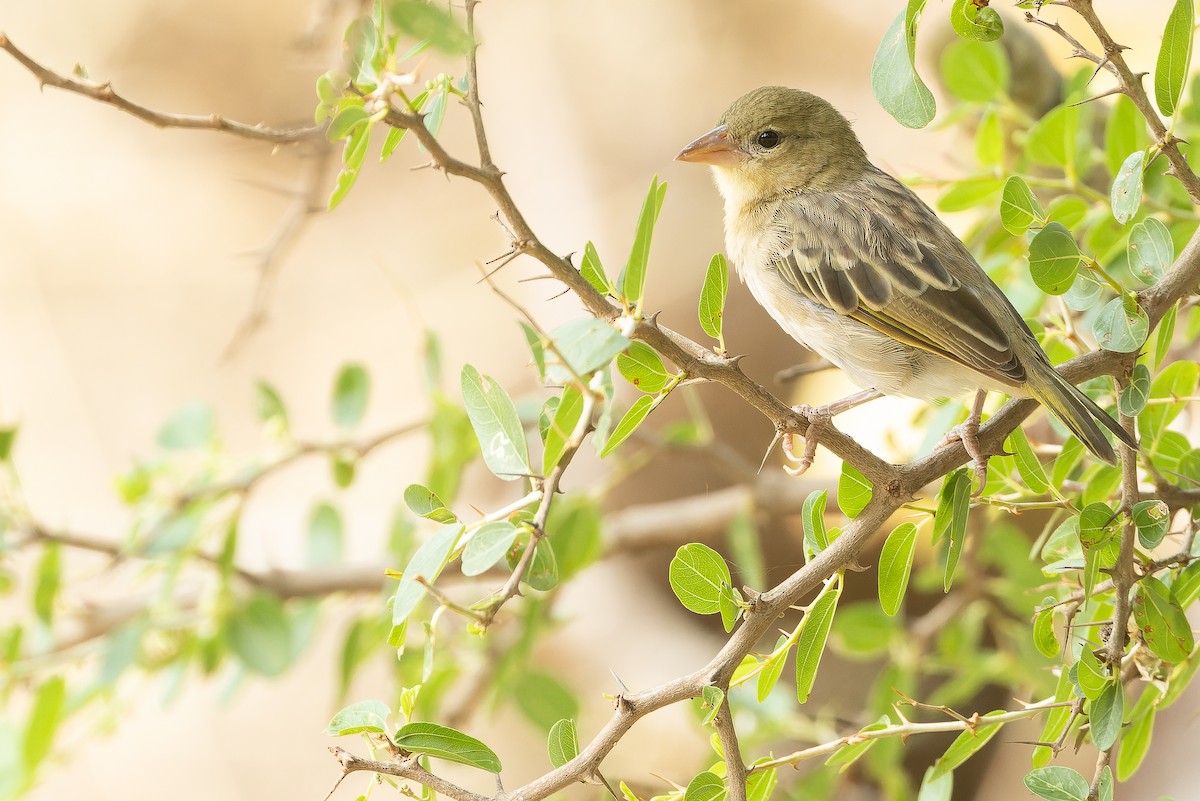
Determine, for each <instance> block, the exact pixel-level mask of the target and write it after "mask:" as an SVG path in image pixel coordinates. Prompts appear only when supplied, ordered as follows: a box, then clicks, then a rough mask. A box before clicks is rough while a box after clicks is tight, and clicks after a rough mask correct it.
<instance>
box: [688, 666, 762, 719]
mask: <svg viewBox="0 0 1200 801" xmlns="http://www.w3.org/2000/svg"><path fill="white" fill-rule="evenodd" d="M751 659H753V657H751ZM700 699H701V701H702V702H703V707H704V719H703V720H701V721H700V724H701V725H702V726H707V725H709V724H710V723H712V722H713V721H714V720H715V719H716V717H717V713H718V712H720V711H721V704H723V703H724V702H725V691H724V690H722V689H721V688H720V687H717V686H716V685H713V684H706V685H704V686H703V687H701V688H700Z"/></svg>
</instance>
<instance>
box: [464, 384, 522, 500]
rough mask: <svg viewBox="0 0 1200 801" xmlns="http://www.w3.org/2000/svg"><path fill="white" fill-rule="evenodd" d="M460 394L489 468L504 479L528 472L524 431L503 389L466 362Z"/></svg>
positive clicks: (514, 408)
mask: <svg viewBox="0 0 1200 801" xmlns="http://www.w3.org/2000/svg"><path fill="white" fill-rule="evenodd" d="M462 395H463V403H464V405H465V406H466V409H467V416H468V417H470V418H471V426H472V427H473V428H474V429H475V436H476V437H477V438H478V439H479V446H480V451H481V452H482V454H483V461H484V463H485V464H486V465H487V466H488V469H489V470H491V471H492V473H494V474H495V475H496V477H498V478H501V479H504V480H505V481H513V480H515V479H518V478H522V477H523V476H526V475H528V474H529V473H530V472H531V470H530V467H529V450H528V446H527V445H526V444H525V430H524V429H523V428H522V427H521V418H520V417H518V416H517V408H516V406H514V405H513V402H512V400H511V399H510V398H509V397H508V393H506V392H505V391H504V388H503V387H501V386H500V385H499V384H497V383H496V381H495V379H493V378H491V377H490V376H481V375H480V374H479V371H478V370H476V369H475V368H474V367H472V366H471V365H469V364H468V365H464V366H463V369H462Z"/></svg>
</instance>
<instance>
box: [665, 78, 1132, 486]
mask: <svg viewBox="0 0 1200 801" xmlns="http://www.w3.org/2000/svg"><path fill="white" fill-rule="evenodd" d="M718 122H719V124H718V125H717V127H715V128H713V129H712V130H711V131H709V132H708V133H706V134H704V135H702V136H700V137H699V138H697V139H696V140H695V141H693V142H691V143H690V144H688V145H687V146H686V147H684V148H683V150H682V151H680V153H679V155H678V156H676V159H677V160H680V161H684V162H692V163H697V164H704V165H708V166H710V167H711V168H712V173H713V176H714V178H715V181H716V185H717V189H718V191H719V192H720V194H721V196H722V197H723V199H724V205H725V248H726V251H727V253H728V255H729V257H730V260H731V261H732V262H733V264H734V266H735V268H736V270H737V272H738V274H739V276H740V278H741V280H742V282H743V283H744V284H745V285H746V286H747V287H748V288H749V290H750V293H751V295H753V296H754V299H755V300H756V301H757V302H758V303H759V304H760V305H761V306H763V308H765V309H766V311H767V312H768V313H769V314H770V315H771V317H772V318H774V320H775V322H776V323H778V324H779V326H780V327H781V328H782V329H783V330H784V331H785V332H787V333H788V334H789V335H791V337H792V338H793V339H795V340H796V341H798V342H799V343H800V344H802V345H804V346H806V347H808V348H810V349H811V350H814V351H816V352H817V353H818V354H820V355H821V356H823V357H825V358H826V359H827V360H828V361H830V362H832V363H833V364H834V365H836V366H837V367H840V368H841V369H842V370H843V372H845V374H846V375H847V376H848V377H849V378H850V380H851V381H853V382H854V383H855V384H857V385H858V386H859V387H861V388H862V389H863V391H862V392H860V393H858V394H857V395H854V396H851V397H850V398H847V399H845V400H844V401H842V402H838V403H835V404H830V405H829V406H826V407H820V408H815V409H814V408H813V407H810V406H798V407H795V408H796V410H797V411H800V412H803V413H806V414H808V415H811V414H814V413H820V414H836V413H838V412H840V411H844V410H845V409H846V408H850V407H851V406H854V405H857V404H858V403H862V402H865V401H867V400H871V399H873V398H876V397H879V396H880V395H893V396H902V397H911V398H918V399H922V400H926V401H934V400H938V399H943V398H954V397H961V396H965V395H966V394H967V393H968V392H969V391H971V390H974V391H975V400H974V403H973V404H972V408H971V412H970V414H969V416H968V418H967V420H966V422H965V423H963V424H962V425H960V426H957V427H955V429H952V430H951V431H950V432H949V433H948V434H947V436H946V439H945V440H944V442H950V441H957V440H961V441H962V443H963V445H964V447H965V448H966V451H967V453H968V455H969V456H970V457H971V458H972V459H973V460H974V464H975V472H976V474H977V475H978V477H979V484H978V487H977V489H976V493H977V494H978V493H980V492H982V491H983V486H984V484H985V483H986V477H987V455H986V454H984V453H983V452H982V449H981V447H980V444H979V442H978V439H977V434H978V431H979V425H980V422H981V417H982V412H983V405H984V402H985V398H986V394H987V392H989V391H999V392H1004V393H1006V394H1008V395H1010V396H1013V397H1018V398H1034V399H1036V400H1037V401H1039V402H1040V403H1041V404H1042V405H1043V406H1045V407H1046V408H1047V409H1049V410H1050V412H1051V413H1052V414H1054V415H1055V416H1056V417H1057V418H1058V419H1059V420H1061V421H1062V423H1063V424H1064V425H1065V426H1066V427H1067V428H1068V429H1069V430H1070V431H1071V433H1072V434H1074V435H1075V436H1076V437H1078V438H1079V440H1080V441H1081V442H1082V443H1083V444H1084V445H1085V446H1086V447H1087V449H1088V450H1089V451H1090V452H1091V453H1092V454H1093V455H1094V456H1096V457H1097V458H1099V459H1101V460H1103V461H1105V462H1108V463H1110V464H1114V463H1115V462H1116V454H1115V452H1114V450H1113V446H1112V444H1111V443H1110V442H1109V440H1108V438H1107V437H1106V436H1105V433H1104V430H1105V429H1107V430H1108V431H1110V432H1112V434H1113V435H1114V436H1115V437H1116V438H1117V439H1118V440H1119V441H1120V442H1121V443H1123V444H1124V445H1126V446H1128V447H1130V448H1133V449H1135V450H1136V449H1137V442H1136V440H1135V439H1134V438H1133V436H1132V435H1130V434H1129V433H1128V432H1127V431H1125V429H1124V428H1122V427H1121V426H1120V425H1119V424H1118V423H1117V421H1116V420H1114V419H1113V418H1112V416H1111V415H1109V414H1108V413H1107V412H1106V411H1104V409H1102V408H1101V407H1100V406H1099V405H1098V404H1096V403H1095V402H1094V401H1093V400H1092V399H1091V398H1089V397H1088V396H1087V395H1085V394H1084V393H1083V392H1082V391H1081V390H1080V389H1079V388H1078V387H1076V386H1075V385H1073V384H1071V383H1070V382H1069V381H1067V380H1066V379H1065V378H1064V377H1063V376H1062V375H1060V374H1059V373H1058V371H1057V370H1055V368H1054V367H1053V365H1052V364H1051V363H1050V359H1049V358H1048V357H1047V356H1046V352H1045V351H1044V350H1042V348H1041V346H1040V345H1039V344H1038V341H1037V339H1036V337H1034V335H1033V332H1031V331H1030V330H1029V326H1028V325H1026V323H1025V321H1024V320H1023V319H1022V317H1021V315H1020V314H1019V313H1018V312H1017V310H1016V309H1015V308H1014V307H1013V305H1012V303H1011V301H1009V299H1008V297H1007V296H1005V294H1004V292H1003V291H1002V290H1001V289H1000V287H998V286H997V285H996V283H995V282H994V281H992V279H991V278H990V277H989V276H988V274H987V273H986V272H984V270H983V268H981V267H980V266H979V263H978V262H977V261H976V260H975V258H974V256H972V255H971V252H970V251H969V250H968V249H967V247H966V246H965V245H964V244H963V243H962V241H960V240H959V238H958V237H957V236H956V235H955V234H954V233H953V232H952V231H951V230H950V229H949V228H948V227H947V226H946V224H945V223H943V222H942V220H941V219H939V218H938V216H937V214H936V213H935V212H934V211H933V210H932V209H930V208H929V206H927V205H926V204H925V203H924V202H923V201H922V200H921V199H920V198H919V197H917V196H916V194H914V193H913V192H912V191H911V190H910V189H909V188H908V187H906V186H905V185H904V184H903V183H901V182H900V181H898V180H897V179H896V178H894V177H893V176H891V175H889V174H888V173H887V172H885V171H883V170H881V169H880V168H879V167H877V166H875V165H874V164H872V163H871V161H870V160H869V158H868V157H867V153H866V150H865V149H864V148H863V145H862V143H861V142H860V141H859V138H858V136H857V135H856V134H855V132H854V130H853V128H852V127H851V124H850V121H849V120H847V119H846V117H845V116H843V115H842V114H841V113H840V112H839V111H838V110H837V109H836V108H834V106H833V105H832V104H830V103H829V102H828V101H827V100H825V99H823V98H821V97H818V96H817V95H814V94H812V93H810V92H806V91H803V90H800V89H792V88H788V87H783V86H764V87H760V88H758V89H755V90H753V91H751V92H749V93H747V94H745V95H743V96H742V97H740V98H738V99H737V100H735V101H734V102H733V104H732V105H730V106H729V108H728V109H727V110H726V111H725V113H724V114H723V115H722V116H721V118H720V120H719V121H718ZM810 419H811V417H810ZM811 431H812V428H811V427H810V432H811ZM783 444H784V452H785V454H786V455H787V456H788V458H789V459H791V460H792V461H793V462H795V463H796V464H797V467H795V468H792V469H791V470H790V472H793V473H794V474H798V473H802V472H804V470H805V469H807V467H808V466H809V465H811V464H812V460H813V456H814V454H815V451H816V438H815V437H809V436H807V435H806V438H805V452H804V454H803V456H802V457H797V456H796V455H795V454H794V453H793V451H792V442H791V437H790V436H785V437H784V443H783Z"/></svg>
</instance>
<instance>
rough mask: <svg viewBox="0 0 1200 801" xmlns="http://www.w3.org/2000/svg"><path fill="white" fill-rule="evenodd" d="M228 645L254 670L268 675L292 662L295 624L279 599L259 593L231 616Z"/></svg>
mask: <svg viewBox="0 0 1200 801" xmlns="http://www.w3.org/2000/svg"><path fill="white" fill-rule="evenodd" d="M229 647H230V648H231V649H232V650H233V652H234V653H235V654H237V656H238V659H240V660H241V661H242V664H244V665H245V666H246V668H247V669H248V670H249V671H250V672H251V673H257V674H259V675H260V676H266V677H268V678H271V677H274V676H278V675H279V674H281V673H283V671H285V670H287V668H288V666H289V665H290V664H291V662H292V626H291V623H290V622H289V620H288V617H287V613H286V612H285V611H284V608H283V604H282V603H281V602H280V600H279V598H277V597H276V596H274V595H272V594H271V593H268V592H257V593H255V594H254V595H252V596H250V599H249V600H248V601H247V602H246V603H245V604H244V605H243V606H242V607H241V608H240V609H237V610H235V611H233V612H232V613H231V614H230V616H229Z"/></svg>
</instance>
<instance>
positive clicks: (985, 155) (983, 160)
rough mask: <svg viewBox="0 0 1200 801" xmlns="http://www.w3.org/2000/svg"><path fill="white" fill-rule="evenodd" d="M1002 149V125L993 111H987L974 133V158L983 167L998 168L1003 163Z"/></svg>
mask: <svg viewBox="0 0 1200 801" xmlns="http://www.w3.org/2000/svg"><path fill="white" fill-rule="evenodd" d="M1004 148H1005V139H1004V124H1003V123H1002V122H1001V121H1000V115H999V114H997V113H996V111H995V110H994V109H988V110H987V111H986V112H985V113H984V115H983V119H981V120H980V121H979V129H978V130H977V131H976V132H975V158H976V160H977V161H978V162H979V163H980V164H982V165H984V166H987V167H999V166H1000V165H1001V164H1003V163H1004Z"/></svg>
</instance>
